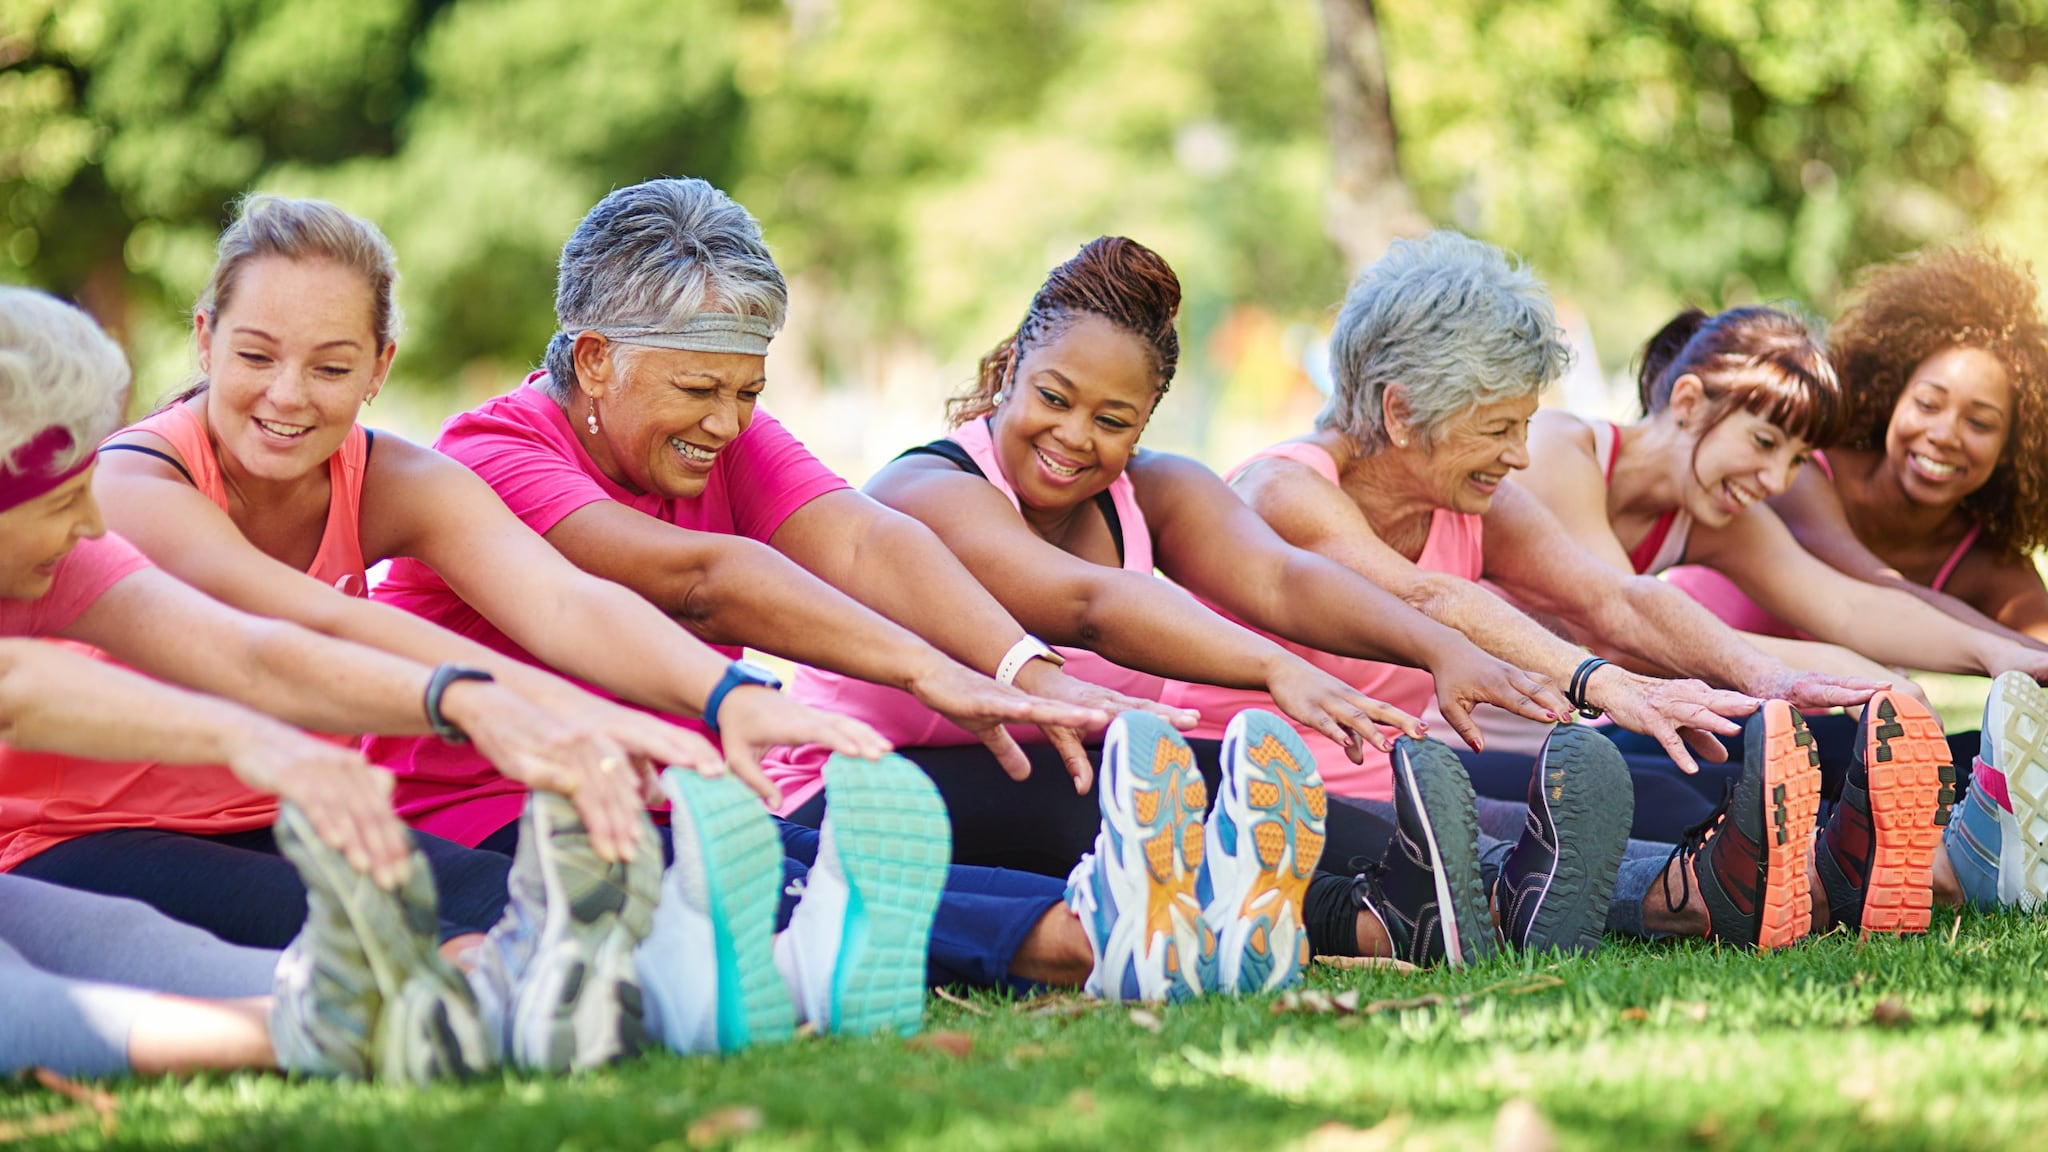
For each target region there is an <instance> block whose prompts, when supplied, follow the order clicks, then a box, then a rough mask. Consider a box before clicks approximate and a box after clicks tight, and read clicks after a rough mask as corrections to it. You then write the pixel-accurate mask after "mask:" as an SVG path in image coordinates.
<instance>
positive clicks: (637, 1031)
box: [479, 792, 661, 1072]
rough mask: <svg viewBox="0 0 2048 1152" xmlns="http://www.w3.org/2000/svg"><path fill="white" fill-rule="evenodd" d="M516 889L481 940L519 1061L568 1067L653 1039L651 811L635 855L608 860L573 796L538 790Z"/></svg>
mask: <svg viewBox="0 0 2048 1152" xmlns="http://www.w3.org/2000/svg"><path fill="white" fill-rule="evenodd" d="M510 888H511V896H512V898H511V902H510V903H509V904H508V905H507V907H506V909H505V915H504V917H503V918H501V919H500V920H499V921H498V923H497V925H496V926H495V927H493V928H492V929H491V932H490V936H489V937H488V938H487V939H486V941H485V946H484V947H483V948H482V949H481V952H482V953H483V955H482V956H480V957H479V963H480V966H481V967H480V971H479V980H480V981H482V982H484V983H487V984H490V985H493V986H496V987H499V988H505V987H509V989H510V991H509V995H508V997H507V1000H506V1004H505V1009H504V1016H505V1021H506V1023H505V1028H506V1031H507V1033H508V1036H507V1041H506V1050H507V1051H508V1052H509V1053H510V1055H511V1059H512V1060H513V1061H514V1062H516V1063H517V1064H518V1065H519V1066H520V1067H522V1068H531V1069H536V1070H541V1071H548V1072H567V1071H573V1070H576V1069H582V1068H595V1067H598V1066H600V1065H603V1064H608V1063H610V1062H612V1061H614V1060H618V1059H621V1058H623V1057H627V1056H632V1055H634V1054H636V1053H638V1052H640V1051H641V1050H642V1049H644V1048H646V1047H647V1046H648V1043H649V1039H650V1037H649V1036H648V1033H647V1026H646V1022H645V1017H644V1010H645V1005H644V1002H643V998H642V996H641V991H640V980H639V975H638V973H637V972H636V970H635V963H634V950H635V948H636V947H637V946H638V944H639V943H640V941H641V940H642V939H644V938H645V937H646V936H647V933H648V931H649V930H650V929H651V928H652V927H653V920H654V908H655V905H656V903H657V902H658V901H659V900H660V896H661V847H660V844H659V842H658V841H657V840H656V839H655V834H654V826H653V825H652V824H649V823H647V822H646V821H645V820H644V819H643V820H642V822H641V827H640V850H639V853H638V854H637V855H636V856H635V857H634V859H633V860H632V862H631V863H626V862H619V863H612V864H607V863H606V862H605V861H604V860H603V859H602V858H601V857H599V856H598V854H597V852H596V851H595V850H594V849H592V848H591V846H590V833H589V830H588V829H586V828H585V827H584V826H583V818H582V817H581V816H579V815H578V814H577V812H576V808H575V806H574V805H573V804H571V803H570V802H569V800H568V799H567V798H565V797H562V796H558V795H556V794H554V793H552V792H533V793H529V794H528V796H527V801H526V812H525V815H523V816H522V817H521V818H520V828H519V848H518V850H517V852H515V853H514V855H513V859H512V875H511V878H510ZM494 973H495V974H494Z"/></svg>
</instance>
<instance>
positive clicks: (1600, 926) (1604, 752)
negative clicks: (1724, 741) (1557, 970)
mask: <svg viewBox="0 0 2048 1152" xmlns="http://www.w3.org/2000/svg"><path fill="white" fill-rule="evenodd" d="M1635 814H1636V800H1635V785H1634V783H1633V782H1632V781H1631V780H1630V779H1629V775H1628V766H1627V765H1626V764H1624V763H1623V762H1622V759H1621V753H1620V752H1618V751H1616V750H1615V747H1614V744H1613V742H1612V741H1610V740H1608V739H1607V737H1605V736H1603V735H1601V734H1600V733H1598V732H1596V731H1594V730H1593V729H1591V728H1587V727H1584V726H1581V725H1576V724H1560V725H1558V726H1557V727H1555V728H1553V729H1551V730H1550V735H1549V736H1547V737H1545V738H1544V741H1543V747H1542V749H1541V750H1540V751H1538V752H1537V754H1536V763H1535V766H1534V767H1533V769H1532V770H1531V771H1530V774H1529V822H1528V824H1527V825H1526V826H1525V827H1524V828H1523V829H1522V838H1521V839H1520V840H1519V841H1517V842H1516V844H1515V847H1514V849H1513V850H1512V851H1510V852H1509V853H1508V858H1507V861H1506V862H1505V863H1504V864H1502V865H1501V873H1500V880H1499V881H1498V882H1497V887H1496V889H1495V893H1494V906H1495V907H1496V908H1498V909H1499V910H1500V926H1501V933H1502V934H1503V935H1505V936H1506V937H1507V938H1508V940H1509V941H1510V942H1511V943H1513V944H1514V945H1515V946H1516V947H1517V948H1519V949H1521V950H1522V951H1525V952H1541V951H1546V950H1551V949H1555V950H1557V951H1560V952H1593V951H1596V950H1598V949H1599V947H1600V937H1601V935H1602V934H1603V933H1605V932H1606V931H1607V901H1608V898H1609V897H1611V896H1612V895H1613V894H1614V876H1615V872H1616V871H1617V870H1618V869H1619V868H1620V867H1621V853H1622V849H1624V848H1625V847H1627V845H1628V830H1629V825H1630V824H1631V823H1632V822H1634V820H1635Z"/></svg>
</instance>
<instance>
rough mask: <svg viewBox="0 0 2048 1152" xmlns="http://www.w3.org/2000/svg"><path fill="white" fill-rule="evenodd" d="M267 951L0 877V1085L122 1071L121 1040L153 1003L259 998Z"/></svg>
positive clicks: (270, 967)
mask: <svg viewBox="0 0 2048 1152" xmlns="http://www.w3.org/2000/svg"><path fill="white" fill-rule="evenodd" d="M276 969H277V953H275V952H271V951H267V950H265V949H260V948H243V947H239V946H237V945H234V944H227V943H223V942H222V941H221V940H220V939H218V938H217V937H215V936H212V935H210V934H208V933H207V932H204V931H202V930H200V929H198V928H193V927H191V926H189V925H186V924H181V923H179V922H178V921H176V920H172V919H170V918H169V917H167V916H165V915H163V914H162V913H160V912H158V911H157V910H156V909H154V908H151V907H150V906H148V905H147V904H143V903H140V902H138V901H135V900H123V899H120V898H117V897H113V896H101V895H98V894H96V893H92V892H80V891H76V890H74V889H70V888H60V887H58V886H56V885H54V884H45V883H43V882H42V881H39V880H30V879H28V878H27V877H23V876H10V875H6V874H4V873H0V1075H12V1074H14V1073H15V1072H17V1071H19V1070H21V1069H23V1068H30V1067H35V1066H38V1065H40V1066H42V1067H45V1068H50V1069H53V1070H55V1071H58V1072H62V1073H64V1074H65V1075H69V1076H110V1075H118V1074H120V1073H122V1072H126V1071H127V1070H128V1034H129V1031H130V1030H131V1029H132V1028H133V1027H134V1024H135V1020H136V1018H137V1017H138V1016H140V1015H141V1013H142V1012H143V1010H144V1008H145V1007H146V1006H147V1005H148V1003H149V1001H150V1000H151V998H152V997H153V996H154V995H156V994H158V993H170V994H172V995H177V996H191V997H197V998H205V999H240V998H243V997H250V996H267V995H269V994H270V987H271V978H272V974H273V973H274V972H275V971H276Z"/></svg>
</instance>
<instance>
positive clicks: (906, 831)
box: [825, 755, 953, 1035]
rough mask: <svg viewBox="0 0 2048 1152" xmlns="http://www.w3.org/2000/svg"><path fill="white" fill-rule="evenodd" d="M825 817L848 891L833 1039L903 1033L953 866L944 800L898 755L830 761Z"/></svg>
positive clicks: (913, 1022) (910, 1024)
mask: <svg viewBox="0 0 2048 1152" xmlns="http://www.w3.org/2000/svg"><path fill="white" fill-rule="evenodd" d="M825 809H826V812H827V813H828V814H829V815H830V818H831V821H832V838H833V847H834V850H835V851H836V852H837V853H838V857H839V867H840V870H841V871H842V872H843V873H844V874H845V879H846V890H847V892H846V921H845V926H844V929H843V930H842V932H841V934H840V937H839V959H838V962H837V964H836V965H835V966H834V968H833V973H832V1022H831V1028H832V1031H834V1032H843V1033H853V1034H866V1033H874V1032H896V1033H900V1034H903V1035H909V1034H910V1033H913V1032H916V1031H917V1030H918V1029H920V1028H922V1027H923V1026H924V1001H925V970H926V959H925V958H926V953H927V950H928V948H929V946H930V943H931V931H932V919H933V918H934V917H935V916H936V915H937V914H938V909H939V896H940V893H941V892H942V891H943V890H944V888H945V886H946V876H947V871H948V869H949V868H950V866H951V864H952V860H953V831H952V824H951V822H950V821H949V820H948V818H947V816H946V804H945V801H944V800H941V799H940V798H939V792H938V789H937V788H934V787H933V786H932V782H931V780H930V778H929V777H927V776H926V775H925V774H924V772H923V771H922V770H921V769H919V768H918V767H917V766H916V765H915V764H912V763H911V762H910V761H908V760H905V759H903V758H902V757H901V756H885V757H883V758H882V759H880V760H850V759H847V758H846V757H843V756H836V755H835V756H833V757H832V759H831V760H830V761H828V762H827V763H826V765H825Z"/></svg>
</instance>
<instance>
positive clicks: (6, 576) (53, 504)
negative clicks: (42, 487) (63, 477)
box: [0, 468, 107, 600]
mask: <svg viewBox="0 0 2048 1152" xmlns="http://www.w3.org/2000/svg"><path fill="white" fill-rule="evenodd" d="M92 471H93V470H92V469H91V468H87V469H86V470H85V471H83V472H81V473H79V474H78V475H76V476H73V477H72V478H71V479H69V480H67V481H65V482H64V483H62V484H59V485H58V486H57V487H55V488H52V489H50V490H49V491H48V492H45V493H43V494H42V495H41V496H38V497H36V498H35V499H33V500H30V501H28V502H27V503H25V504H18V505H16V506H15V507H13V508H9V509H8V510H7V511H5V512H0V597H5V598H6V599H9V600H33V599H35V598H37V597H39V596H42V595H44V594H45V593H47V592H48V591H49V590H50V585H51V584H52V583H53V582H55V580H56V579H57V562H58V561H60V560H62V559H64V557H65V556H66V555H68V554H70V552H71V550H72V549H73V548H75V547H77V546H78V542H79V541H80V540H89V539H91V538H93V537H95V536H99V535H101V534H102V533H104V532H105V531H106V530H107V527H106V525H105V524H104V523H102V522H101V520H100V507H99V505H98V504H97V503H95V502H94V501H93V498H92Z"/></svg>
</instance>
